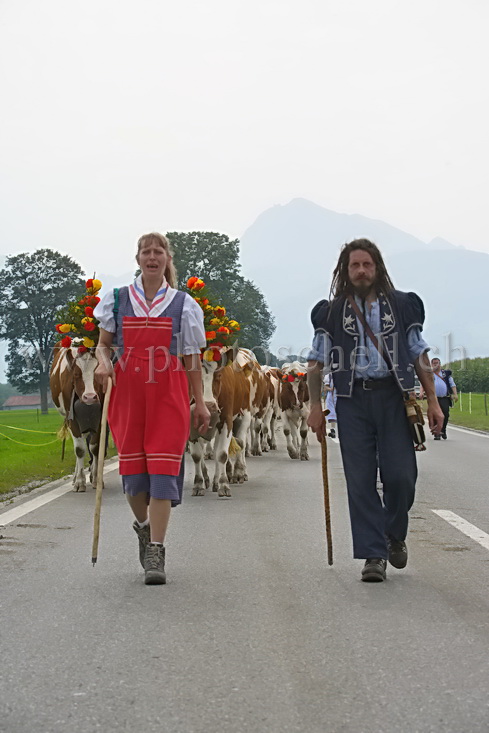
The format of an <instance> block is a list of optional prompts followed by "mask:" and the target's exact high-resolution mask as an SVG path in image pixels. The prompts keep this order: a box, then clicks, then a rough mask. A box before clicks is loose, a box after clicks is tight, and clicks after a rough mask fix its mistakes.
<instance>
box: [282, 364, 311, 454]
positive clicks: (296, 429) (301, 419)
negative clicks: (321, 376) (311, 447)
mask: <svg viewBox="0 0 489 733" xmlns="http://www.w3.org/2000/svg"><path fill="white" fill-rule="evenodd" d="M281 371H282V379H281V382H280V396H279V402H280V408H281V410H282V420H283V426H284V435H285V439H286V441H287V451H288V453H289V456H290V457H291V458H300V459H301V461H308V460H309V453H308V450H307V432H308V428H307V418H308V417H309V390H308V388H307V376H306V372H307V365H306V364H301V363H300V362H298V361H294V362H291V363H290V364H283V365H282V369H281ZM299 434H300V441H299Z"/></svg>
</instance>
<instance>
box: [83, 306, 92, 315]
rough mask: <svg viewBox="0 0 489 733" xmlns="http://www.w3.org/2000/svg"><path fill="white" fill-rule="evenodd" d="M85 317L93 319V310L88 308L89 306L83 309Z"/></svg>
mask: <svg viewBox="0 0 489 733" xmlns="http://www.w3.org/2000/svg"><path fill="white" fill-rule="evenodd" d="M85 315H86V316H88V317H89V318H93V308H90V306H88V305H87V307H86V308H85Z"/></svg>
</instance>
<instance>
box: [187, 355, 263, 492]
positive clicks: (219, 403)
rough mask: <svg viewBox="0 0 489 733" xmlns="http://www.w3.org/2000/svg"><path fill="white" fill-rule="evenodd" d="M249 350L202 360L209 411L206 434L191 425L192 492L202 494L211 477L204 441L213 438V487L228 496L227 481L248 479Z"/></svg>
mask: <svg viewBox="0 0 489 733" xmlns="http://www.w3.org/2000/svg"><path fill="white" fill-rule="evenodd" d="M250 353H251V352H248V351H247V350H246V349H238V351H237V353H236V355H235V354H234V352H233V350H232V349H229V350H222V351H221V352H220V355H219V357H220V358H219V361H207V360H206V359H205V358H204V359H203V361H202V381H203V388H204V401H205V403H206V406H207V408H208V409H209V411H210V413H211V423H210V426H209V430H208V432H207V434H206V435H204V436H202V437H201V436H199V434H198V433H197V431H196V430H195V429H194V428H193V427H192V428H191V431H190V453H191V455H192V459H193V461H194V464H195V479H194V486H193V490H192V495H193V496H203V495H204V494H205V490H206V488H209V485H210V480H209V477H208V472H207V467H206V465H205V462H204V460H203V459H204V451H205V444H206V442H209V441H210V440H213V441H214V462H215V471H214V478H213V482H212V490H213V491H217V493H218V496H220V497H230V496H231V490H230V488H229V484H230V483H243V482H244V481H247V480H248V475H247V472H246V462H245V455H244V454H245V446H246V437H247V433H248V431H249V427H250V424H251V418H252V415H251V397H252V380H251V378H250V376H251V374H252V372H253V369H254V366H253V360H252V358H251V357H250Z"/></svg>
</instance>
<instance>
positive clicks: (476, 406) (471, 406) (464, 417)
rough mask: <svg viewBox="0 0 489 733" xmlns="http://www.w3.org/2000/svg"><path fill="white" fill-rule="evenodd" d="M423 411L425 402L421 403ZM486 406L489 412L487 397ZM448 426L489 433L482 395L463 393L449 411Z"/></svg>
mask: <svg viewBox="0 0 489 733" xmlns="http://www.w3.org/2000/svg"><path fill="white" fill-rule="evenodd" d="M422 405H423V410H424V411H425V412H426V401H425V400H423V401H422ZM487 405H488V411H489V397H487ZM448 424H449V425H450V424H452V425H460V427H464V428H472V429H473V430H487V431H489V415H486V412H485V403H484V395H483V394H476V393H475V392H473V393H472V396H471V398H469V394H468V393H466V392H464V393H463V394H462V395H461V399H459V401H458V402H457V403H456V404H455V405H454V406H453V407H452V408H451V410H450V421H449V423H448Z"/></svg>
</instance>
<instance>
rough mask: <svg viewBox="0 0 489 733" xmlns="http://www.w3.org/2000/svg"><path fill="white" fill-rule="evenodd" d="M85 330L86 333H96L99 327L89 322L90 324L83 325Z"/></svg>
mask: <svg viewBox="0 0 489 733" xmlns="http://www.w3.org/2000/svg"><path fill="white" fill-rule="evenodd" d="M83 328H84V329H85V331H95V329H96V328H97V326H96V325H95V323H94V322H93V321H88V323H84V324H83Z"/></svg>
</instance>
